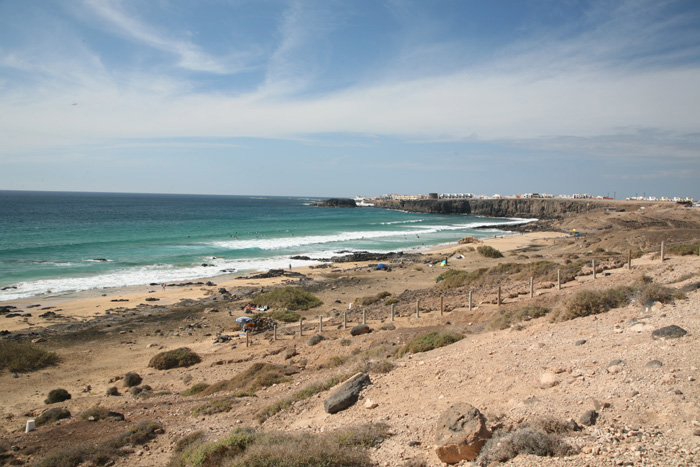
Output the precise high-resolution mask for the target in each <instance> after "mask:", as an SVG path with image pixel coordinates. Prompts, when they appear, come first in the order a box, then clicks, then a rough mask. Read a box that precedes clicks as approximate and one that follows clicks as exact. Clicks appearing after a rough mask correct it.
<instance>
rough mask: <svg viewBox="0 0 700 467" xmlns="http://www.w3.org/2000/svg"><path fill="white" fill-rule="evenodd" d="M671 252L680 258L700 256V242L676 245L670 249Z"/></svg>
mask: <svg viewBox="0 0 700 467" xmlns="http://www.w3.org/2000/svg"><path fill="white" fill-rule="evenodd" d="M669 251H670V252H671V253H673V254H674V255H679V256H687V255H698V254H700V242H698V243H691V244H689V245H674V246H672V247H671V248H669Z"/></svg>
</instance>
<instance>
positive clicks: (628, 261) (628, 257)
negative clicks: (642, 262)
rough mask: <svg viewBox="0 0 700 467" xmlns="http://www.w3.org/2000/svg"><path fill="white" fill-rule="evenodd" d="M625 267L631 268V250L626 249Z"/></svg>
mask: <svg viewBox="0 0 700 467" xmlns="http://www.w3.org/2000/svg"><path fill="white" fill-rule="evenodd" d="M627 269H632V250H627Z"/></svg>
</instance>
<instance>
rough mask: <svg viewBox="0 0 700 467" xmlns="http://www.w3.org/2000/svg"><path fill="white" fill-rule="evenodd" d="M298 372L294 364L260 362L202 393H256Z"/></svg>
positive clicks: (286, 379)
mask: <svg viewBox="0 0 700 467" xmlns="http://www.w3.org/2000/svg"><path fill="white" fill-rule="evenodd" d="M298 372H299V369H298V368H296V367H293V366H287V365H278V364H276V363H264V362H258V363H254V364H253V365H251V366H250V367H249V368H248V369H247V370H245V371H244V372H242V373H239V374H237V375H236V376H234V377H233V378H231V379H227V380H224V381H219V382H217V383H214V384H212V385H211V386H209V387H208V388H206V389H204V390H202V391H201V393H200V394H201V395H203V396H205V395H209V394H214V393H217V392H221V391H229V392H233V391H236V392H239V393H241V392H245V393H250V394H254V393H255V391H257V390H258V389H260V388H263V387H268V386H272V385H273V384H279V383H282V382H285V381H288V379H289V378H288V377H289V376H291V375H293V374H295V373H298Z"/></svg>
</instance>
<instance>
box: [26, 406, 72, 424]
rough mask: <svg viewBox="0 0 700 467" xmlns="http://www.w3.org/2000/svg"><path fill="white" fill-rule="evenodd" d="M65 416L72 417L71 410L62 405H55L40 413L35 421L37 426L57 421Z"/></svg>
mask: <svg viewBox="0 0 700 467" xmlns="http://www.w3.org/2000/svg"><path fill="white" fill-rule="evenodd" d="M63 418H70V412H69V411H68V410H66V409H63V408H61V407H54V408H52V409H49V410H47V411H46V412H44V413H42V414H41V415H39V416H38V417H37V418H36V420H35V422H36V424H37V426H41V425H47V424H49V423H54V422H57V421H58V420H61V419H63Z"/></svg>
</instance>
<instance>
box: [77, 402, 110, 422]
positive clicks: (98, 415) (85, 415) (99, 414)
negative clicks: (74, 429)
mask: <svg viewBox="0 0 700 467" xmlns="http://www.w3.org/2000/svg"><path fill="white" fill-rule="evenodd" d="M108 413H109V410H107V409H105V408H104V407H100V406H99V405H97V406H95V407H92V408H89V409H87V410H85V411H83V412H80V419H81V420H87V419H89V418H90V417H92V419H93V420H104V419H105V418H107V414H108Z"/></svg>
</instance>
